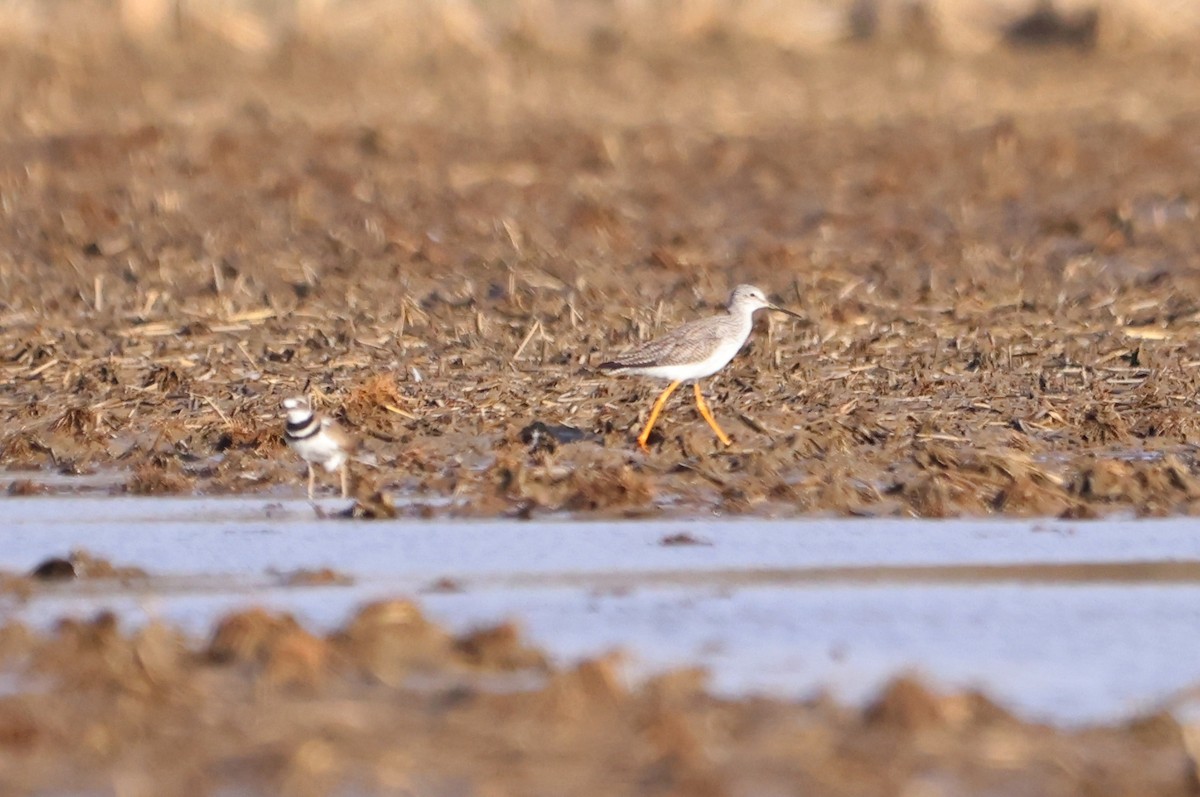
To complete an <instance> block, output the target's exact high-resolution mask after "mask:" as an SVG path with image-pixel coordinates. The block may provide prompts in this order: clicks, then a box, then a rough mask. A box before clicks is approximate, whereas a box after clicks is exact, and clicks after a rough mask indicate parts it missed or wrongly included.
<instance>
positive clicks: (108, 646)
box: [0, 600, 1195, 797]
mask: <svg viewBox="0 0 1200 797" xmlns="http://www.w3.org/2000/svg"><path fill="white" fill-rule="evenodd" d="M0 674H2V675H3V677H4V678H5V679H6V682H7V683H8V686H7V687H6V690H5V695H4V697H3V698H2V699H0V760H2V761H3V764H4V765H3V767H0V790H2V791H3V793H4V794H6V795H14V796H17V795H33V794H47V793H92V792H102V791H106V790H107V789H110V788H111V787H112V784H113V783H114V782H120V783H130V782H133V781H132V780H130V779H131V778H136V779H137V782H138V783H146V784H153V790H154V793H188V794H225V793H256V794H258V793H264V794H265V793H270V794H288V795H292V794H295V795H325V794H343V793H347V792H353V793H355V794H364V795H374V794H380V795H383V794H396V793H406V792H414V793H432V794H450V793H455V794H514V795H515V794H522V795H529V794H534V795H538V794H546V795H550V794H562V793H564V790H565V791H569V793H571V794H579V795H589V794H614V793H618V794H631V795H663V794H688V795H691V794H712V795H736V794H805V795H816V796H819V795H845V794H897V793H909V792H910V791H918V790H923V789H924V788H926V787H927V786H928V785H929V784H932V783H937V784H939V785H940V787H941V788H945V789H948V790H949V793H954V794H985V793H986V794H995V795H1025V794H1044V795H1064V796H1065V795H1073V794H1092V795H1096V796H1097V797H1106V796H1107V795H1114V796H1115V795H1143V794H1155V795H1185V794H1192V793H1194V788H1195V763H1194V759H1193V757H1192V753H1191V749H1190V747H1189V745H1188V743H1187V741H1186V740H1187V739H1188V738H1189V732H1188V729H1186V728H1183V727H1181V726H1180V725H1179V723H1178V722H1176V721H1175V720H1174V719H1172V718H1170V717H1168V716H1165V715H1158V716H1152V717H1147V718H1144V719H1140V720H1138V721H1136V722H1132V723H1129V724H1128V725H1124V726H1118V727H1112V728H1106V729H1105V728H1093V729H1085V730H1079V731H1060V730H1054V729H1051V728H1048V727H1045V726H1042V725H1036V724H1027V723H1024V722H1022V721H1020V720H1018V719H1016V718H1014V717H1012V716H1011V715H1009V714H1007V713H1006V712H1005V711H1003V710H1002V709H1000V708H998V707H997V706H995V705H994V704H992V703H991V702H990V701H988V700H987V699H986V698H984V697H982V696H979V695H976V694H969V693H968V694H955V695H941V694H937V693H935V692H932V691H930V690H929V689H928V688H927V687H926V686H924V685H923V684H922V683H920V682H919V681H917V680H914V679H912V678H908V677H905V678H900V679H898V680H896V681H895V682H893V683H891V684H890V685H888V686H887V687H886V688H885V689H884V690H883V691H882V692H881V694H880V695H879V696H878V698H877V699H876V700H875V701H873V702H872V703H871V704H870V705H868V706H867V707H866V708H864V709H862V710H856V709H850V708H846V707H842V706H838V705H836V704H835V703H833V702H831V701H829V700H827V699H818V700H815V701H811V702H805V703H796V702H785V701H776V700H769V699H765V698H747V699H742V700H733V699H722V698H718V697H714V696H712V695H711V694H710V693H709V692H708V691H707V690H706V688H705V684H704V678H703V674H702V673H698V672H696V671H691V670H683V671H679V672H675V673H669V674H666V675H663V676H659V677H657V678H655V679H652V680H650V681H648V682H646V683H643V684H639V685H634V684H630V683H629V682H628V681H627V680H626V679H625V678H624V677H623V675H622V670H621V659H620V657H619V656H608V657H603V658H599V659H595V660H588V661H583V662H581V663H579V664H577V665H573V666H569V667H554V666H551V665H550V664H548V663H547V661H546V659H545V657H544V656H542V655H541V654H540V653H539V652H538V651H537V650H536V649H532V648H530V647H529V646H528V644H527V643H526V642H525V641H524V640H523V639H522V638H521V635H520V633H519V631H518V630H517V629H516V628H514V627H513V626H511V625H503V626H499V627H497V628H492V629H481V630H479V631H476V632H472V633H469V634H466V635H462V636H455V635H453V634H451V633H449V632H447V631H446V630H444V629H442V628H440V627H438V626H437V625H435V624H433V623H431V622H430V621H429V620H428V619H426V618H425V617H424V616H423V615H422V613H421V611H420V609H419V608H418V607H417V606H416V605H415V604H412V603H409V602H407V601H401V600H394V601H384V602H380V603H376V604H372V605H369V606H366V607H364V608H363V609H362V610H361V611H359V612H358V613H357V614H356V615H355V616H354V617H352V618H351V619H350V620H349V621H348V622H347V624H346V625H345V627H343V628H342V629H339V630H337V631H335V632H333V633H331V634H328V635H321V634H317V633H313V632H312V631H309V630H307V629H306V628H304V627H303V626H302V625H301V624H300V623H298V622H297V621H296V620H295V619H294V618H293V617H291V616H289V615H285V614H275V613H272V612H269V611H266V610H263V609H249V610H245V611H241V612H238V613H235V614H231V615H229V616H227V617H225V618H224V619H222V620H220V621H219V622H218V623H217V625H216V628H215V629H214V631H213V633H212V635H211V636H210V638H209V640H208V641H207V642H202V643H199V644H197V643H196V642H195V641H194V640H191V639H189V638H187V637H185V636H184V635H182V634H180V633H179V632H177V631H175V630H173V629H171V628H169V627H166V626H164V625H160V624H150V625H147V626H144V627H142V628H140V629H136V630H132V631H127V630H123V629H122V628H121V627H120V625H119V623H118V622H117V620H116V619H115V618H114V617H113V616H112V615H109V614H103V615H100V616H98V617H96V618H95V619H94V620H90V621H78V620H70V621H63V622H61V623H60V624H59V625H58V626H57V627H56V628H55V629H54V630H53V631H51V632H50V633H47V634H41V633H35V632H33V631H30V630H29V629H27V628H25V627H23V626H20V625H14V624H8V625H5V626H2V627H0ZM566 784H569V786H568V785H566ZM137 793H143V792H137ZM144 793H150V792H144Z"/></svg>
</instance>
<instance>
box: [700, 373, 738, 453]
mask: <svg viewBox="0 0 1200 797" xmlns="http://www.w3.org/2000/svg"><path fill="white" fill-rule="evenodd" d="M694 386H695V388H696V409H698V410H700V414H701V415H702V416H704V420H706V421H708V425H709V426H711V427H712V430H713V431H714V432H716V433H717V439H718V440H720V441H721V443H722V444H723V445H729V444H730V443H732V442H733V441H732V440H730V439H729V435H727V434H725V432H723V431H722V430H721V427H720V426H718V425H717V419H716V418H714V417H713V414H712V410H710V409H709V408H708V404H707V403H706V402H705V401H704V394H703V393H701V392H700V383H699V382H696V383H694Z"/></svg>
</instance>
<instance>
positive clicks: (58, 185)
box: [0, 31, 1200, 795]
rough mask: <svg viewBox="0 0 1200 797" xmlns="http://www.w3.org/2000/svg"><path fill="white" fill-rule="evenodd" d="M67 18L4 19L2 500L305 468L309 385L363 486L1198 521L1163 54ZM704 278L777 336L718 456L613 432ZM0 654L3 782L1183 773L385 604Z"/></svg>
mask: <svg viewBox="0 0 1200 797" xmlns="http://www.w3.org/2000/svg"><path fill="white" fill-rule="evenodd" d="M103 33H104V32H103V31H99V32H98V33H97V35H95V36H93V37H90V38H89V39H87V40H86V41H82V42H76V43H74V44H60V43H56V42H53V41H51V42H41V41H39V42H36V43H34V42H25V43H13V42H11V41H6V43H5V44H4V45H3V47H0V64H2V70H0V76H2V77H0V115H2V118H3V125H0V220H2V221H0V379H2V380H3V388H4V389H3V391H0V464H2V465H3V466H4V468H6V469H7V471H8V473H7V477H8V481H9V482H10V483H11V486H10V492H11V493H13V494H21V493H28V492H36V491H39V490H42V489H46V488H44V487H42V486H40V483H39V478H40V477H41V476H42V475H44V474H45V473H47V472H48V471H51V470H53V471H58V472H63V473H79V474H86V473H102V474H103V473H113V472H115V473H117V474H119V480H120V486H119V487H117V488H116V489H117V490H124V491H129V492H132V493H139V494H157V493H187V492H202V493H224V492H244V491H258V492H270V491H277V492H282V491H286V492H288V493H291V494H295V493H296V492H297V491H299V490H301V489H302V470H303V469H302V466H301V464H300V463H298V462H297V461H296V460H295V459H294V458H293V457H292V456H290V455H289V453H288V452H287V451H286V449H285V448H284V447H283V444H282V436H281V432H282V420H281V417H280V413H279V402H280V400H281V399H283V398H284V397H286V396H288V395H292V394H296V393H300V392H308V393H310V394H311V395H312V396H313V397H314V399H315V400H316V402H317V403H318V404H319V405H320V406H321V407H322V408H324V409H325V410H326V411H328V412H330V413H332V414H334V415H335V416H337V417H338V418H339V419H340V420H342V421H343V422H344V423H345V424H346V425H347V426H348V427H349V428H351V429H352V430H353V431H355V432H356V433H358V434H359V435H361V437H362V438H363V446H364V454H363V459H364V460H366V461H367V464H360V465H359V466H358V467H357V468H356V476H357V479H358V482H359V484H358V487H357V490H358V492H359V495H360V496H362V497H364V498H366V497H367V496H368V495H369V494H371V493H373V492H374V491H375V490H377V489H382V490H383V491H384V492H385V493H394V494H398V495H402V496H405V497H408V498H413V499H415V500H416V501H417V502H418V506H417V508H416V509H415V510H412V511H419V512H423V513H437V512H453V513H458V514H467V515H480V516H495V515H501V514H514V515H529V514H539V513H547V512H553V511H567V512H571V513H576V514H578V515H581V516H588V515H607V516H611V515H622V514H639V515H646V514H658V513H676V514H688V515H691V514H701V513H703V514H707V513H710V512H721V513H753V514H762V515H795V514H811V513H821V514H864V515H872V514H877V515H918V516H925V517H938V516H946V515H957V514H987V513H1005V514H1039V515H1040V514H1048V515H1064V516H1071V517H1087V516H1093V515H1097V514H1104V513H1111V512H1133V513H1137V514H1165V513H1192V512H1195V511H1197V510H1200V478H1198V474H1200V464H1198V463H1197V457H1196V448H1195V446H1196V442H1197V440H1198V437H1200V424H1198V423H1197V420H1196V414H1195V406H1194V401H1195V400H1194V395H1195V388H1196V384H1197V368H1198V367H1200V341H1198V340H1197V337H1198V336H1197V332H1200V303H1198V301H1197V296H1200V268H1198V266H1200V262H1198V259H1197V252H1198V251H1200V224H1197V215H1198V214H1200V205H1198V204H1197V203H1198V202H1200V170H1197V167H1196V164H1197V156H1198V155H1200V124H1198V122H1200V113H1198V112H1197V110H1196V109H1197V108H1200V80H1198V79H1197V74H1198V72H1197V68H1198V67H1200V56H1198V55H1197V52H1200V50H1197V49H1195V48H1191V49H1187V48H1182V49H1180V50H1179V51H1163V50H1155V49H1150V50H1139V51H1138V52H1136V53H1132V52H1121V51H1120V50H1109V49H1105V50H1093V51H1089V50H1087V49H1086V48H1080V47H1076V46H1073V45H1072V46H1066V47H1063V48H1062V49H1054V48H1051V49H1046V50H1041V49H1038V50H1020V51H996V52H991V53H987V54H983V55H973V56H966V55H952V54H949V53H947V52H943V51H941V50H940V49H939V48H937V47H936V46H935V45H932V44H931V43H930V42H927V41H920V40H918V41H913V42H911V43H909V44H905V45H893V44H889V45H886V46H884V45H871V44H862V45H846V46H841V47H836V48H833V49H832V50H829V51H826V52H821V53H819V54H804V53H796V52H785V51H782V50H779V49H775V48H772V47H768V46H759V45H757V44H755V43H753V42H746V41H742V40H740V39H738V38H737V37H722V36H719V35H714V36H712V37H710V40H706V41H703V42H701V43H699V44H695V43H692V44H690V45H689V46H687V47H682V46H681V47H677V48H672V47H669V46H663V47H657V48H653V49H645V48H638V47H633V46H625V45H624V44H623V43H622V41H621V40H620V39H619V38H618V39H613V38H611V37H599V38H597V39H596V41H594V42H593V43H592V45H591V46H590V48H589V49H587V50H586V51H583V52H567V53H561V52H547V51H545V50H543V49H541V48H539V47H537V46H536V45H535V44H531V43H529V42H524V41H521V40H520V39H514V40H513V41H510V42H506V43H505V44H504V46H503V47H501V48H500V49H498V50H491V51H488V52H477V51H473V50H471V49H470V48H463V49H460V50H459V49H453V48H449V49H446V50H445V51H444V52H440V53H434V54H429V53H425V52H423V53H422V54H421V55H420V57H415V58H410V59H405V58H403V57H401V56H400V55H396V54H392V56H390V57H384V56H382V55H380V54H379V53H374V54H372V55H370V56H369V57H368V56H367V55H364V54H362V53H358V52H355V51H347V50H340V49H335V48H330V47H322V46H320V45H319V44H314V43H312V42H306V41H299V40H297V41H295V42H292V43H290V44H288V45H287V46H285V47H283V48H282V49H280V50H279V51H278V52H275V53H272V54H269V55H268V56H265V57H263V56H261V55H258V56H254V57H250V56H248V55H247V54H246V53H244V52H241V51H239V50H237V49H235V48H233V47H230V46H229V45H228V44H227V43H226V42H223V41H218V40H209V39H206V38H205V37H204V36H203V35H195V36H191V37H187V38H185V39H183V40H180V41H172V42H169V43H162V42H160V43H159V45H158V46H141V45H139V46H134V45H132V44H129V43H127V42H123V41H121V40H120V39H119V37H114V36H110V35H102V34H103ZM741 282H751V283H755V284H758V285H760V286H761V287H763V288H764V289H765V290H766V291H767V292H768V294H769V295H770V296H771V297H772V298H773V299H774V300H775V301H777V302H779V303H781V304H784V305H787V306H789V307H791V308H793V309H795V310H796V311H798V312H800V313H802V314H803V315H804V316H805V318H806V321H805V322H804V323H801V322H797V321H794V320H792V319H788V318H784V317H779V318H773V319H768V318H765V317H764V318H762V319H761V320H760V321H759V326H758V329H757V331H756V334H755V335H754V337H753V339H752V342H751V343H750V345H749V346H748V347H747V349H746V350H745V351H744V352H743V354H742V356H740V357H739V358H738V359H737V360H736V361H735V362H734V363H733V364H732V365H731V366H730V368H728V369H727V370H726V372H724V373H723V374H722V375H721V376H719V377H718V378H716V379H714V380H712V381H710V382H709V383H707V384H706V390H707V393H708V396H709V397H710V401H711V404H712V406H713V408H714V410H715V412H716V415H717V417H718V419H720V420H721V422H722V423H723V424H724V425H725V427H726V429H727V430H728V431H730V432H731V433H732V435H733V437H734V444H733V446H731V447H730V448H729V449H722V448H720V446H719V445H718V444H717V443H716V441H715V440H714V438H713V436H712V435H711V433H710V432H709V430H708V428H707V426H706V425H705V424H704V422H703V421H702V420H701V419H700V418H699V416H698V414H697V413H696V412H695V410H694V408H692V407H691V406H689V404H688V403H687V401H686V400H685V399H684V398H678V399H676V400H675V401H674V402H673V404H672V405H671V407H670V409H669V411H668V412H667V414H666V417H665V418H664V419H663V421H662V422H661V426H660V433H659V434H658V435H656V436H655V437H654V438H652V440H651V451H650V453H649V454H643V453H641V452H639V451H638V450H637V449H636V447H635V446H634V443H633V437H634V435H635V434H636V432H637V430H638V427H639V426H640V424H641V422H642V421H643V420H644V419H645V417H646V414H647V411H648V409H649V405H650V401H651V399H652V398H653V395H654V391H655V387H656V386H655V385H652V384H649V383H646V382H643V381H640V380H637V379H610V378H606V377H603V376H600V375H598V374H596V373H595V372H594V370H593V367H594V366H595V365H597V364H598V363H600V362H602V361H604V360H606V359H608V358H610V357H611V356H612V355H613V354H616V353H618V352H620V351H621V350H622V349H624V348H625V347H627V346H630V345H632V344H634V343H636V342H638V341H640V340H643V339H645V338H648V337H650V336H653V335H654V334H656V333H657V332H660V331H662V330H665V329H667V328H669V327H670V326H671V325H673V324H675V323H678V322H680V321H683V320H685V319H688V318H691V317H694V316H695V315H697V314H700V313H707V312H713V311H715V310H716V309H717V308H718V307H719V305H720V304H721V303H722V302H723V301H724V299H725V297H726V296H727V295H728V292H729V290H730V289H731V287H732V286H733V285H735V284H737V283H741ZM535 421H541V422H543V423H546V424H565V425H569V426H571V427H574V428H575V429H577V430H580V431H581V432H583V433H585V434H584V435H583V439H581V440H578V441H575V442H562V443H557V442H554V441H551V442H548V443H547V442H545V439H544V438H542V439H541V441H530V440H528V439H524V438H523V437H522V434H521V432H522V430H523V429H525V428H526V427H527V426H529V424H531V423H533V422H535ZM55 489H61V488H55ZM65 489H71V488H70V487H67V488H65ZM325 489H327V490H331V489H333V485H332V480H331V481H329V482H326V483H325ZM446 499H451V500H450V501H449V502H448V503H447V502H446ZM422 502H427V505H425V506H420V504H421V503H422ZM367 503H371V502H367ZM404 511H408V510H404ZM11 584H12V585H14V590H15V592H16V594H17V595H25V596H28V594H29V590H32V589H35V587H33V586H29V585H24V586H22V585H23V584H24V582H22V581H20V580H17V581H13V582H11ZM0 656H2V658H3V661H4V667H5V668H7V669H8V670H9V671H14V672H21V673H25V674H26V675H28V676H30V678H29V679H28V680H17V681H14V682H12V683H13V684H15V686H12V687H11V688H10V687H7V686H6V689H5V693H4V695H3V696H2V697H0V783H3V787H4V788H3V791H4V792H5V793H6V794H32V793H38V794H45V793H49V792H52V791H55V790H57V792H58V793H97V794H110V793H111V794H121V795H142V794H147V795H148V794H163V793H176V794H208V793H242V790H251V791H253V790H261V791H264V792H268V793H286V794H297V795H307V794H334V793H337V794H348V793H368V794H370V793H388V794H421V795H438V794H446V795H450V794H490V795H503V794H512V795H518V794H519V795H535V794H564V793H571V794H593V793H594V794H602V793H603V794H607V793H622V794H679V795H683V794H688V795H691V794H706V795H721V794H777V793H778V794H783V793H803V794H808V795H820V794H845V795H851V794H855V795H858V794H898V793H904V794H910V793H911V794H916V793H921V794H967V793H970V794H978V793H984V792H986V793H991V794H1048V795H1052V794H1080V793H1087V794H1095V795H1110V794H1130V795H1134V794H1137V795H1141V794H1177V793H1178V794H1185V793H1194V792H1195V791H1196V790H1197V780H1196V774H1195V766H1194V762H1193V759H1192V757H1191V755H1190V753H1189V751H1188V747H1187V744H1186V738H1187V735H1186V734H1185V733H1184V732H1183V731H1182V730H1181V729H1180V727H1179V726H1178V725H1177V724H1176V723H1175V722H1174V720H1171V719H1169V718H1165V717H1159V718H1152V719H1149V720H1146V721H1139V722H1137V723H1133V724H1131V725H1129V726H1127V727H1114V728H1108V729H1096V730H1088V731H1079V732H1061V731H1054V730H1051V729H1047V728H1042V727H1039V726H1032V725H1028V724H1023V723H1021V722H1018V721H1017V720H1015V719H1013V718H1011V717H1009V716H1008V715H1006V714H1005V712H1003V711H1002V710H1000V709H998V708H996V707H995V706H992V705H990V704H989V703H987V701H986V700H983V699H981V698H976V697H971V696H966V697H948V698H938V697H934V696H931V695H929V694H928V693H927V692H926V691H924V689H923V688H921V687H919V686H917V685H915V684H913V683H911V682H902V683H900V684H899V685H897V686H896V687H895V688H893V689H892V690H890V691H889V692H888V693H887V694H886V695H885V696H884V697H883V698H882V699H881V700H880V701H879V703H878V704H877V705H876V706H874V707H873V708H871V709H869V710H867V711H866V712H858V711H851V710H848V709H844V708H839V707H837V706H834V705H832V704H829V703H827V702H825V701H817V702H815V703H813V704H806V705H796V704H789V703H778V702H774V701H769V700H742V701H723V700H718V699H715V698H713V697H709V696H706V695H705V692H704V690H703V689H702V688H701V687H700V685H699V683H698V682H697V680H696V679H695V678H693V677H692V676H689V675H679V676H672V677H668V678H666V679H664V680H662V681H660V682H656V683H654V684H651V685H648V686H645V687H639V688H636V689H630V688H627V686H626V685H624V684H623V682H622V680H621V679H620V677H619V668H618V667H617V666H616V665H614V664H612V663H611V662H598V663H591V664H585V665H583V666H581V667H580V668H578V669H575V670H568V671H560V670H556V669H554V668H552V667H550V666H549V665H547V664H546V663H545V661H544V660H543V659H542V657H541V656H540V655H539V654H538V653H537V652H536V651H530V650H527V649H526V648H525V647H524V646H523V645H522V644H521V643H520V640H519V637H517V636H514V635H513V633H512V632H511V631H510V630H502V631H499V632H495V633H492V634H490V635H488V634H485V635H483V636H480V637H475V638H463V639H455V638H452V637H450V636H449V635H447V634H446V633H445V632H443V631H441V630H440V629H438V628H436V627H433V626H431V625H429V624H428V623H425V622H424V621H422V620H421V619H420V616H419V612H418V611H417V610H416V609H414V608H413V607H412V606H410V605H407V604H390V605H384V606H381V607H376V608H372V609H366V610H364V612H363V614H362V615H360V616H359V618H358V619H357V620H355V621H354V622H353V623H351V624H350V625H348V626H347V628H346V629H344V630H343V632H341V633H339V634H335V635H333V636H331V637H329V638H322V637H319V636H315V635H313V634H311V633H309V632H307V631H305V630H304V629H303V628H301V627H299V626H298V625H296V624H295V623H294V622H292V621H289V620H287V619H281V618H277V617H275V618H273V617H269V616H265V615H261V614H256V613H253V612H252V613H250V614H247V615H244V616H242V617H241V618H235V619H231V620H229V621H227V622H226V623H225V624H224V625H223V626H222V627H221V628H220V629H218V630H216V631H215V633H214V636H213V639H212V641H211V642H208V643H205V642H197V641H194V640H185V639H183V638H182V637H180V636H179V635H178V634H177V633H176V632H174V631H172V630H170V629H167V628H162V627H153V626H152V627H150V628H148V629H146V630H144V631H141V632H138V633H134V634H128V633H123V632H122V631H121V630H120V629H119V628H118V627H117V626H116V624H115V623H114V622H113V621H112V620H111V619H106V618H100V619H98V620H97V621H96V622H95V623H83V624H80V623H66V624H64V626H63V627H62V628H61V629H59V630H58V631H57V632H55V633H52V634H49V635H41V634H36V633H33V632H29V631H26V630H23V629H20V628H16V627H11V626H10V627H8V628H6V629H5V630H4V631H3V632H2V633H0ZM514 679H515V680H514ZM6 683H7V682H6ZM398 740H403V744H400V743H399V742H398ZM164 784H167V785H168V786H170V789H166V788H165V787H164ZM564 784H569V787H568V786H564Z"/></svg>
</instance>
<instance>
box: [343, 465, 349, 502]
mask: <svg viewBox="0 0 1200 797" xmlns="http://www.w3.org/2000/svg"><path fill="white" fill-rule="evenodd" d="M341 470H342V498H349V497H350V463H349V462H348V461H347V462H343V463H342V468H341Z"/></svg>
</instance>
